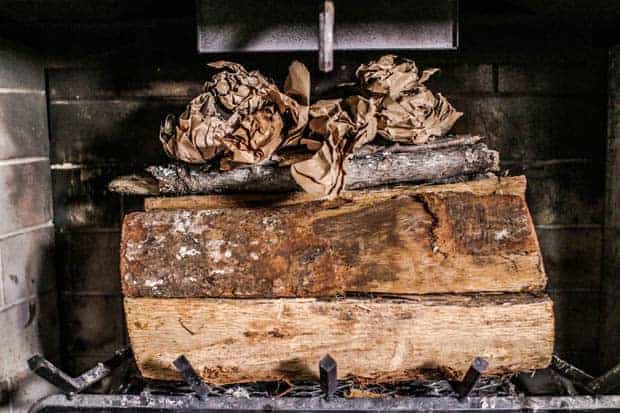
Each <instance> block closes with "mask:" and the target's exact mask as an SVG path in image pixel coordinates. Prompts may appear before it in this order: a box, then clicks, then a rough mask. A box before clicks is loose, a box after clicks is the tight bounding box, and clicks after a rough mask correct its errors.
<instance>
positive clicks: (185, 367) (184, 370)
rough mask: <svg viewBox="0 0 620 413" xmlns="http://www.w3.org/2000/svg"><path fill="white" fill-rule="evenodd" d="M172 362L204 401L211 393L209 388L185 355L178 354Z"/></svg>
mask: <svg viewBox="0 0 620 413" xmlns="http://www.w3.org/2000/svg"><path fill="white" fill-rule="evenodd" d="M172 364H174V367H176V369H177V370H178V371H179V373H181V375H182V376H183V379H185V382H186V383H187V384H188V385H189V387H191V389H192V390H193V391H194V392H195V393H196V395H197V396H198V398H199V399H200V400H202V401H206V400H207V399H208V398H209V393H211V388H210V387H209V386H207V385H206V384H205V382H203V381H202V379H201V378H200V376H199V375H198V373H196V370H194V367H193V366H192V364H191V363H190V362H189V360H188V359H187V357H185V356H184V355H180V356H179V357H177V359H176V360H174V361H173V362H172Z"/></svg>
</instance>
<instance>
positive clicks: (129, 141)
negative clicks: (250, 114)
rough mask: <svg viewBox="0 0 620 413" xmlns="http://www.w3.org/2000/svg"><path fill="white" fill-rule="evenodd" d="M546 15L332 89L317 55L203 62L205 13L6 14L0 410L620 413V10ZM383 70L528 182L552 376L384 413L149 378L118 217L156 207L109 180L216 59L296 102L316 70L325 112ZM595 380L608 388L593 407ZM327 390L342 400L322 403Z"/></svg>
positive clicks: (430, 387) (503, 21)
mask: <svg viewBox="0 0 620 413" xmlns="http://www.w3.org/2000/svg"><path fill="white" fill-rule="evenodd" d="M216 3H217V2H213V4H216ZM380 3H382V2H380ZM388 3H389V2H388ZM400 3H403V2H400ZM535 3H536V2H517V1H512V0H506V1H502V2H500V3H497V2H495V3H494V4H493V5H492V6H491V5H489V4H486V2H482V1H467V2H461V4H459V10H458V14H459V17H458V34H459V35H458V37H457V38H455V37H450V38H446V39H447V40H446V42H448V43H449V44H450V45H455V41H456V40H458V47H451V46H450V47H445V48H443V49H444V50H396V51H394V50H368V49H367V50H338V47H336V51H335V52H334V55H333V70H332V71H330V72H329V73H325V72H323V71H322V70H320V67H323V66H321V64H322V63H321V64H320V62H319V57H318V56H317V54H316V51H314V50H299V51H291V50H285V51H283V50H280V51H262V52H258V51H255V50H246V51H242V52H234V51H218V52H217V53H213V54H211V55H205V54H200V53H199V52H198V48H197V46H196V45H197V43H198V40H199V39H198V35H197V27H198V26H199V22H198V18H197V16H198V15H199V11H200V10H199V9H200V6H199V5H198V4H197V3H196V2H194V1H184V0H182V1H179V2H175V3H173V4H171V3H167V4H160V2H152V1H148V0H139V1H134V2H123V1H120V0H106V1H103V2H101V1H100V2H96V3H93V2H79V1H75V0H55V1H52V2H40V1H30V0H9V1H6V2H4V3H3V4H2V5H1V6H0V188H1V190H0V203H1V205H2V207H1V208H0V327H2V329H3V331H4V334H3V335H2V338H0V349H2V351H1V355H0V411H7V412H8V411H11V412H17V411H26V410H28V409H29V408H30V407H31V406H33V405H34V404H35V402H37V401H38V400H40V399H42V398H43V401H41V402H39V404H38V405H36V409H37V410H62V411H77V410H81V409H84V410H85V409H90V410H123V409H127V408H129V409H132V410H141V409H144V410H148V409H154V410H158V411H161V410H167V409H174V408H183V409H188V410H213V411H215V410H218V411H223V410H248V411H253V410H266V409H269V410H287V411H292V410H296V411H301V410H347V411H349V410H351V411H358V410H359V411H370V410H373V411H375V410H386V411H387V410H402V409H407V410H442V411H443V410H463V409H465V410H481V409H503V410H520V409H525V408H527V409H529V408H532V409H534V408H537V409H542V410H554V411H555V410H559V409H575V410H592V409H600V410H611V409H615V408H618V407H620V396H617V395H618V394H620V393H618V392H620V389H619V388H617V387H615V384H616V382H617V377H616V376H617V374H618V373H617V371H616V370H613V368H614V366H616V365H617V363H619V362H620V353H619V352H618V350H617V344H618V336H617V327H618V326H619V325H620V317H619V316H618V312H617V311H616V306H615V302H616V300H617V299H618V298H619V297H618V292H617V291H618V288H617V286H618V281H617V280H618V279H619V278H618V274H616V272H617V271H616V267H617V262H616V260H617V256H618V254H617V246H616V239H617V228H616V227H617V225H618V224H617V216H616V212H615V211H616V201H615V200H616V198H617V196H618V189H617V187H618V185H617V183H616V175H617V172H618V162H617V160H616V158H617V150H616V142H615V135H616V133H617V130H618V125H617V123H618V122H617V121H616V118H617V116H618V115H617V111H616V110H615V107H616V106H617V96H616V94H617V90H618V85H617V79H618V77H619V72H618V59H619V56H620V54H619V52H618V50H619V49H618V48H617V47H615V45H616V44H617V43H618V39H617V37H616V34H615V31H614V28H615V24H616V23H617V22H618V19H620V8H617V7H616V6H613V5H612V6H610V5H605V4H602V3H603V2H592V4H590V2H576V3H574V2H564V1H560V2H554V3H553V5H541V4H535ZM586 3H587V4H586ZM599 3H600V4H599ZM401 6H402V4H401ZM336 8H337V10H336V15H337V16H338V4H336ZM246 14H247V13H246ZM358 17H359V16H358ZM246 18H247V16H246ZM317 18H318V17H317ZM233 23H234V20H233ZM231 24H232V23H231ZM336 25H338V17H337V18H336ZM296 30H299V33H301V32H303V30H304V29H303V27H302V25H300V26H296ZM254 36H258V34H256V33H254ZM373 39H375V40H376V39H377V37H376V36H375V37H373ZM246 40H247V39H246ZM450 42H452V43H450ZM202 47H208V46H204V44H203V46H202ZM388 52H396V53H398V54H399V55H402V56H404V57H407V58H410V59H413V60H415V61H416V63H418V65H419V66H421V67H439V68H441V74H439V75H435V76H434V77H433V79H432V80H431V81H429V82H432V87H433V88H436V89H437V90H439V91H441V92H442V93H443V94H444V95H446V96H447V97H448V98H449V100H450V102H451V103H453V104H454V106H455V107H457V108H458V109H459V110H460V111H462V112H464V116H463V117H462V118H461V119H459V120H458V121H457V123H456V124H455V126H454V132H455V133H459V134H466V133H467V134H471V135H480V136H484V138H485V143H486V144H487V145H488V146H489V148H492V149H495V150H498V151H499V152H500V153H501V164H500V167H501V172H500V174H504V175H511V176H513V175H514V176H516V175H525V176H526V177H527V180H528V188H527V193H526V199H527V204H528V206H529V209H530V211H531V215H532V218H533V223H534V226H535V230H536V235H537V237H538V241H539V243H540V248H541V251H542V257H543V261H544V266H545V268H546V272H547V276H548V278H549V280H548V284H547V287H546V293H547V294H548V295H549V296H550V297H551V299H552V300H553V305H554V310H553V311H554V316H555V347H554V350H553V354H554V359H553V362H552V365H551V366H550V367H549V368H548V369H542V370H537V371H535V372H524V373H521V374H517V375H510V376H502V375H500V376H493V377H489V376H486V375H484V374H482V377H480V378H479V379H478V376H477V374H476V371H477V370H476V364H475V363H474V364H473V365H472V370H471V374H472V377H473V379H472V382H471V384H472V386H465V387H468V388H467V389H466V390H471V393H469V392H463V390H462V387H460V386H462V385H463V383H462V382H450V381H448V380H445V379H444V378H437V380H426V381H409V382H405V383H399V384H389V385H382V386H379V385H375V384H372V385H369V387H364V390H367V391H369V392H370V393H372V394H373V395H381V396H383V397H381V398H376V399H370V398H365V397H363V394H362V395H361V397H360V398H355V397H353V398H347V397H345V394H347V395H349V396H351V395H350V390H351V388H353V387H354V386H353V385H352V382H350V381H347V380H339V381H337V382H333V381H329V380H327V379H324V380H322V381H321V380H318V379H317V380H314V381H295V382H292V383H285V382H279V383H278V382H269V383H252V384H244V385H226V386H220V387H217V386H208V388H207V391H206V392H205V391H204V387H201V386H204V385H205V384H204V383H202V381H200V380H198V379H196V380H192V379H191V377H192V376H191V370H192V368H193V367H192V365H191V360H190V363H189V364H188V365H185V370H184V371H185V373H186V374H187V377H186V380H184V381H176V382H158V381H152V380H145V379H143V378H141V376H140V374H139V373H138V372H137V370H136V366H135V365H134V362H133V357H132V355H131V351H130V350H128V349H127V348H128V346H129V344H130V343H129V340H128V333H127V326H126V324H125V316H124V311H123V296H122V292H121V278H120V274H119V265H120V263H119V255H120V254H119V248H120V244H121V223H122V219H123V217H125V216H126V215H127V214H129V213H131V212H134V211H141V210H143V209H144V203H143V201H144V200H143V198H142V197H140V196H131V195H119V194H116V193H113V192H111V191H109V190H108V184H109V182H110V181H111V180H112V179H113V178H115V177H117V176H119V175H125V174H132V173H135V172H136V171H138V170H141V169H143V168H144V167H146V166H148V165H153V164H162V163H165V162H166V161H167V158H166V155H165V154H164V152H163V150H162V148H161V144H160V142H159V140H158V137H157V135H158V132H159V125H160V122H161V121H162V119H164V117H165V115H166V114H168V113H177V114H179V113H181V112H182V111H183V109H184V107H185V105H186V103H187V101H188V100H189V99H191V98H192V97H194V96H196V95H197V94H198V93H199V92H200V91H201V88H202V84H203V82H204V80H205V79H207V78H208V76H209V75H208V73H207V69H206V63H208V62H210V61H213V60H217V59H225V60H232V61H237V62H240V63H242V64H243V65H244V66H245V67H247V68H252V69H258V70H260V71H261V72H263V73H266V74H269V76H271V77H273V78H274V81H275V82H276V83H278V84H282V83H283V81H284V78H285V77H286V71H287V68H288V65H289V63H290V61H291V60H293V59H297V60H300V61H302V62H303V63H305V64H306V66H307V67H308V68H309V69H310V72H311V74H312V82H313V83H312V93H313V94H314V95H317V96H320V95H321V94H325V93H327V92H326V91H327V90H328V89H329V88H330V87H332V86H333V85H335V84H338V83H343V82H349V81H350V79H351V77H352V76H353V73H354V72H355V69H356V68H357V67H358V66H359V65H360V64H362V63H366V62H368V61H370V60H373V59H377V58H378V57H380V56H381V55H384V54H386V53H388ZM429 84H430V83H429ZM115 352H116V354H115ZM34 356H40V357H39V358H34V359H33V357H34ZM179 356H181V354H179ZM110 359H111V360H110ZM28 360H31V362H30V366H29V364H28ZM98 363H103V364H98ZM181 363H182V360H181ZM335 363H338V359H337V358H336V360H335ZM91 369H94V370H91ZM32 370H35V371H37V372H38V373H42V375H43V376H46V375H47V379H48V380H45V379H43V378H41V377H40V376H39V375H37V374H35V373H33V371H32ZM325 370H326V374H328V372H327V370H329V369H328V368H326V369H325ZM482 370H483V369H482ZM86 371H89V372H90V373H89V375H87V376H84V377H81V378H80V375H81V374H83V373H84V372H86ZM50 372H51V373H50ZM606 373H608V374H607V375H606ZM596 378H600V380H598V381H595V382H594V384H595V387H596V386H600V387H596V388H595V389H594V390H593V387H592V385H593V382H592V380H595V379H596ZM80 380H81V381H80ZM50 381H51V383H50ZM76 383H77V384H76ZM330 384H331V385H335V386H336V390H335V393H334V394H333V397H331V398H330V399H329V400H326V398H325V395H326V393H327V392H326V388H327V387H329V385H330ZM63 386H64V387H63ZM72 386H73V387H72ZM76 386H77V387H76ZM80 386H83V388H81V387H80ZM469 387H470V388H469ZM201 389H202V394H201ZM459 389H461V391H459ZM67 393H69V394H71V393H75V394H72V395H71V396H67V395H66V394H67ZM461 393H462V394H461ZM603 393H604V394H603ZM459 396H463V397H459ZM45 397H46V398H45Z"/></svg>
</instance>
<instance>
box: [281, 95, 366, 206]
mask: <svg viewBox="0 0 620 413" xmlns="http://www.w3.org/2000/svg"><path fill="white" fill-rule="evenodd" d="M374 115H375V103H374V102H373V101H372V100H368V99H365V98H363V97H361V96H350V97H348V98H347V99H344V100H343V99H331V100H320V101H318V102H316V103H314V104H313V105H312V106H311V107H310V116H311V117H312V120H311V121H310V122H309V124H308V125H309V129H310V138H309V139H308V140H307V141H306V144H307V145H308V146H309V147H311V146H316V147H318V148H319V149H318V151H317V152H316V153H315V154H314V155H313V156H312V157H311V158H310V159H308V160H304V161H301V162H298V163H295V164H293V165H292V166H291V174H292V175H293V178H294V179H295V181H296V182H297V183H298V184H299V185H300V186H301V187H302V188H303V189H304V190H305V191H306V192H309V193H311V194H315V195H319V196H325V197H327V198H334V197H336V196H337V195H338V194H339V193H340V191H342V189H343V187H344V178H345V175H346V170H347V161H348V159H349V158H350V157H351V155H352V154H353V152H354V151H355V149H357V148H359V147H361V146H362V145H364V144H366V143H368V142H370V141H371V140H372V139H373V138H374V137H375V134H376V131H377V120H376V118H375V116H374ZM313 137H314V138H316V140H313ZM319 145H320V146H319Z"/></svg>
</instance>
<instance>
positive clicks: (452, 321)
mask: <svg viewBox="0 0 620 413" xmlns="http://www.w3.org/2000/svg"><path fill="white" fill-rule="evenodd" d="M125 310H126V316H127V327H128V331H129V338H130V341H131V345H132V347H133V350H134V354H135V356H136V362H137V364H138V367H139V368H140V371H141V373H142V375H143V376H145V377H147V378H152V379H168V380H170V379H179V375H178V373H177V372H176V371H175V369H174V368H173V367H172V361H173V360H174V359H175V358H176V357H178V356H179V355H180V354H184V355H185V356H186V357H187V358H188V359H189V360H190V362H191V363H192V365H193V366H194V367H195V368H196V370H197V371H198V373H199V374H200V375H201V376H202V377H203V378H204V379H205V380H206V381H207V382H209V383H216V384H226V383H240V382H251V381H271V380H280V379H301V378H316V377H317V374H318V372H317V365H318V362H319V359H320V358H321V357H323V356H324V355H325V354H327V353H329V354H330V355H332V356H333V357H334V358H335V359H336V360H337V361H338V375H339V377H340V378H344V377H355V378H358V379H361V380H368V381H373V382H386V381H398V380H408V379H414V378H418V377H420V376H424V375H425V373H429V372H430V371H435V370H439V371H441V372H442V373H443V374H444V375H448V376H451V377H455V378H460V377H462V375H463V374H464V373H465V371H466V370H467V368H468V366H469V363H470V362H471V360H472V359H473V357H475V356H481V357H485V358H487V359H488V361H489V370H488V373H489V374H499V373H506V372H514V371H523V370H530V369H536V368H543V367H546V366H547V365H548V364H549V362H550V359H551V354H552V352H553V344H554V319H553V304H552V302H551V300H550V299H548V298H546V297H534V296H530V295H528V294H516V295H511V294H504V295H499V296H498V295H495V296H436V297H430V296H426V297H418V298H416V299H412V300H395V299H393V300H378V299H375V300H372V299H342V300H335V301H326V300H316V299H278V300H253V299H251V300H238V299H237V300H235V299H209V298H204V299H153V298H126V299H125Z"/></svg>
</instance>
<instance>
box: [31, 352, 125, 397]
mask: <svg viewBox="0 0 620 413" xmlns="http://www.w3.org/2000/svg"><path fill="white" fill-rule="evenodd" d="M130 355H131V350H129V348H127V347H125V348H122V349H120V350H117V351H116V352H115V353H114V356H112V357H111V358H110V359H108V360H106V361H104V362H103V363H98V364H97V365H96V366H95V367H93V368H91V369H89V370H87V371H86V372H84V373H83V374H81V375H80V376H78V377H71V376H69V375H68V374H66V373H65V372H64V371H62V370H60V369H59V368H58V367H56V366H55V365H54V364H53V363H51V362H50V361H49V360H47V359H46V358H45V357H43V356H41V355H39V354H37V355H35V356H33V357H31V358H30V359H28V367H29V368H30V370H32V371H33V372H34V373H35V374H36V375H38V376H39V377H41V378H43V379H45V380H47V381H48V382H49V383H51V384H53V385H54V386H56V387H58V388H59V389H60V390H62V391H63V392H65V393H80V392H82V391H84V390H86V389H87V388H89V387H90V386H92V385H93V384H95V383H97V382H99V381H101V380H102V379H104V378H105V377H107V376H109V375H110V374H111V373H112V371H114V369H115V368H117V367H118V366H120V365H121V364H122V363H123V362H124V361H125V360H126V359H128V358H129V356H130Z"/></svg>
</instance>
